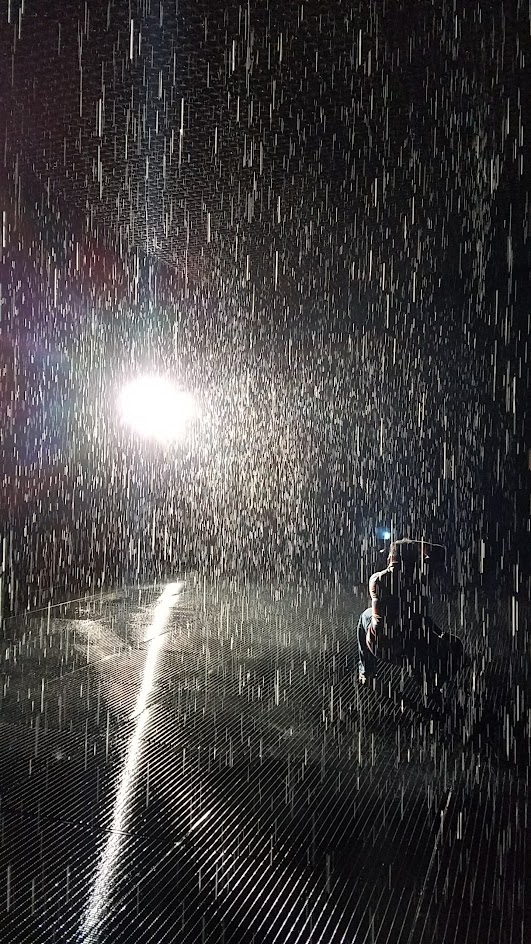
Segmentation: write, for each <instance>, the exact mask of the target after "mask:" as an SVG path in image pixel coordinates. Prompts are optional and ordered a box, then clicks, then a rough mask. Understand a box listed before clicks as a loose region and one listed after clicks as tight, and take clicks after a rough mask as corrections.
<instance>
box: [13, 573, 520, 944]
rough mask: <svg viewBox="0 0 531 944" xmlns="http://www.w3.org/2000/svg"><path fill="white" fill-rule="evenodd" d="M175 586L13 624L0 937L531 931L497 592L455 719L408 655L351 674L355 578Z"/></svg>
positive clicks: (507, 935)
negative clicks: (373, 681)
mask: <svg viewBox="0 0 531 944" xmlns="http://www.w3.org/2000/svg"><path fill="white" fill-rule="evenodd" d="M162 589H163V588H160V587H159V588H144V589H141V590H129V591H127V592H124V593H121V594H120V593H117V594H114V595H109V596H107V597H102V598H99V599H94V600H92V601H81V602H78V603H73V604H65V605H62V606H60V607H55V608H52V609H51V610H48V611H45V612H42V613H37V614H31V615H28V616H26V617H24V618H18V619H14V620H11V621H7V622H6V623H5V625H4V633H5V637H6V638H5V639H4V641H3V642H2V646H1V649H0V654H1V663H0V665H1V672H2V679H1V682H2V684H1V686H0V695H1V700H0V804H1V805H0V929H1V931H2V934H1V935H0V939H1V940H6V941H10V942H13V944H15V942H28V944H30V942H31V944H39V942H41V941H42V942H45V941H46V942H47V944H48V942H74V941H79V942H90V944H92V942H100V941H101V942H103V941H112V942H121V941H124V942H125V941H130V940H134V941H137V942H153V944H159V942H164V941H183V942H184V941H186V942H194V944H195V942H199V941H201V942H203V941H204V942H222V941H223V942H227V944H228V942H256V944H258V942H264V944H273V942H283V944H285V942H288V944H291V942H293V944H295V942H299V944H304V942H312V944H313V942H315V944H317V942H321V944H327V942H334V944H336V942H337V944H340V942H342V944H353V942H356V944H427V942H437V944H443V942H444V944H446V942H455V944H473V942H474V944H475V942H477V944H480V942H481V944H483V942H496V944H505V942H507V944H509V942H511V944H515V942H523V941H524V902H523V888H524V876H525V860H524V859H525V857H524V839H525V834H526V827H527V789H526V788H527V780H528V773H527V771H528V767H527V760H528V758H527V755H526V756H524V754H525V751H524V748H525V746H526V743H527V742H526V735H527V733H528V732H527V730H526V726H525V722H526V717H527V716H526V713H525V712H526V710H527V706H526V705H525V704H524V701H523V699H524V693H525V688H524V685H523V682H524V678H523V674H522V673H523V665H522V664H520V662H519V659H518V656H517V654H516V653H515V651H514V646H511V644H510V638H509V634H507V639H505V636H504V635H503V633H502V632H500V627H501V628H503V625H504V623H503V610H502V609H499V610H498V609H497V608H495V607H494V605H493V604H490V603H489V602H488V601H483V602H482V603H481V604H478V600H477V596H476V598H475V599H473V600H472V602H471V603H470V604H467V605H470V606H471V607H472V610H473V611H474V612H471V613H468V614H466V615H467V625H469V626H472V627H475V629H474V633H475V635H474V636H473V637H471V638H470V639H469V649H470V651H471V653H472V656H473V662H472V667H471V669H470V670H469V672H468V675H467V677H466V678H463V679H461V680H460V682H459V683H456V684H455V685H454V688H453V690H452V691H450V692H449V693H448V697H449V701H450V702H451V703H452V704H457V703H459V702H460V701H461V702H462V704H463V708H462V712H461V716H460V717H461V720H460V721H459V722H456V721H455V720H454V721H452V720H451V719H450V720H448V719H441V720H437V719H434V718H429V717H426V716H425V715H424V714H423V713H422V712H421V710H420V709H421V696H420V693H418V692H417V691H416V689H415V686H414V684H413V683H412V682H410V681H409V680H407V679H406V680H404V679H403V678H401V677H400V673H397V672H396V670H393V671H392V672H391V671H389V670H387V672H386V673H384V674H383V677H382V680H381V686H380V689H379V690H378V691H375V690H371V689H368V690H365V689H362V690H360V689H359V688H358V686H357V684H356V683H355V681H354V679H355V674H354V672H353V670H354V668H355V665H356V653H355V627H356V622H357V618H358V612H359V610H360V609H361V607H362V605H363V599H362V598H361V597H360V598H358V597H356V596H355V595H348V594H346V593H339V592H338V593H337V594H335V595H330V594H326V593H325V592H324V591H323V592H321V591H320V590H318V589H316V590H315V592H314V593H313V594H310V593H307V592H304V593H303V592H302V591H295V590H288V589H287V588H278V589H273V590H271V589H268V588H265V587H258V586H253V587H251V586H248V585H247V586H244V585H239V584H238V583H237V582H236V581H233V582H230V583H229V582H226V583H217V584H208V583H207V582H205V581H201V580H199V579H196V578H193V577H191V578H189V579H188V580H187V583H186V585H185V586H182V587H181V588H180V589H179V592H178V593H176V594H174V595H170V596H168V594H167V592H165V593H162ZM360 604H361V605H360ZM463 605H464V604H463V601H461V602H460V603H459V601H458V602H457V603H456V609H455V610H454V609H452V606H450V607H449V608H448V613H449V619H450V622H452V626H453V628H455V626H456V625H457V619H458V616H459V612H460V610H459V607H461V616H462V615H463V614H462V607H463ZM474 616H475V618H476V621H475V622H474ZM487 617H488V618H487ZM491 635H492V638H493V639H494V640H495V641H496V645H494V643H492V642H491V639H490V636H491ZM465 690H466V692H467V695H466V698H465V697H464V692H465ZM417 709H418V710H417ZM487 714H488V715H489V717H491V721H490V725H489V727H488V728H487V727H486V726H485V725H483V727H481V728H478V724H477V722H478V719H480V718H481V717H484V716H486V715H487ZM486 734H487V735H488V738H487V739H486V737H485V735H486Z"/></svg>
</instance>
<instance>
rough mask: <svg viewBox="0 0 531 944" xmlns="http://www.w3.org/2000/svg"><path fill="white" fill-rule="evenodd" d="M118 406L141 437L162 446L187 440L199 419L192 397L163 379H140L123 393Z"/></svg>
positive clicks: (127, 422) (123, 416) (133, 381)
mask: <svg viewBox="0 0 531 944" xmlns="http://www.w3.org/2000/svg"><path fill="white" fill-rule="evenodd" d="M118 406H119V410H120V415H121V417H122V420H123V422H124V423H125V424H126V425H127V426H129V427H130V428H131V429H132V430H134V431H135V432H136V433H138V434H139V435H140V436H144V437H146V438H150V439H156V440H158V441H159V442H162V443H166V444H169V443H174V442H179V441H180V440H182V439H183V437H184V435H185V433H186V431H187V429H188V427H189V426H190V424H191V423H192V422H193V420H194V419H196V418H197V416H198V415H199V409H198V406H197V403H196V401H195V399H194V397H193V396H192V394H191V393H187V392H186V391H185V390H179V389H178V387H176V386H175V385H174V384H172V383H171V381H169V380H166V379H164V378H163V377H139V378H138V379H137V380H132V381H131V382H130V383H128V384H127V386H126V387H124V389H123V390H122V392H121V394H120V397H119V400H118Z"/></svg>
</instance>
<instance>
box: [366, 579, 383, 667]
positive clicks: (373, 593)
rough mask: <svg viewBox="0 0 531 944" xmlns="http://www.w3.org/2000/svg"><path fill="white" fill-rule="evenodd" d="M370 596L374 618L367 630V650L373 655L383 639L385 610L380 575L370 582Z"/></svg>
mask: <svg viewBox="0 0 531 944" xmlns="http://www.w3.org/2000/svg"><path fill="white" fill-rule="evenodd" d="M369 596H370V598H371V609H372V617H371V623H370V626H369V628H368V630H367V648H368V649H369V651H370V652H372V653H373V655H375V654H376V646H377V645H378V643H379V642H381V640H382V638H383V633H382V630H383V626H384V616H385V609H384V605H383V602H382V599H381V586H380V574H373V575H372V577H371V579H370V580H369Z"/></svg>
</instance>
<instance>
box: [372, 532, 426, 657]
mask: <svg viewBox="0 0 531 944" xmlns="http://www.w3.org/2000/svg"><path fill="white" fill-rule="evenodd" d="M423 563H424V562H423V561H422V559H421V550H420V546H419V544H418V542H416V541H411V540H410V539H408V538H404V539H402V540H400V541H394V542H393V544H391V547H390V549H389V556H388V558H387V567H386V568H385V570H381V571H378V572H377V573H375V574H372V576H371V578H370V580H369V595H370V598H371V608H370V609H371V619H370V624H368V625H367V638H366V643H367V648H368V649H369V651H370V652H371V653H372V654H373V655H374V656H377V657H379V658H381V659H392V658H393V656H397V655H398V654H399V653H400V652H402V651H403V650H404V646H405V645H406V644H407V640H408V639H409V638H410V637H411V634H412V633H414V632H416V631H417V630H418V627H419V624H420V622H421V621H422V620H423V619H424V618H427V616H428V600H427V596H426V581H425V580H424V575H423V572H422V564H423Z"/></svg>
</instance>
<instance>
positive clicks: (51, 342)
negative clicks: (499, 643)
mask: <svg viewBox="0 0 531 944" xmlns="http://www.w3.org/2000/svg"><path fill="white" fill-rule="evenodd" d="M4 12H5V11H4ZM131 22H132V23H133V26H132V28H131ZM131 36H132V46H131ZM528 36H529V10H528V9H526V8H525V7H524V5H523V4H521V3H518V2H514V3H511V2H502V3H499V2H498V3H490V2H479V3H477V4H472V5H469V4H467V5H466V7H465V8H464V9H462V10H460V11H459V12H455V13H454V10H453V7H452V6H451V5H449V4H446V3H443V2H430V3H424V2H419V3H416V4H414V5H411V4H405V3H402V2H388V3H385V4H384V3H381V4H380V3H372V4H371V3H366V2H363V3H360V5H359V9H358V8H356V9H354V8H353V5H352V4H350V3H341V2H338V0H332V2H329V3H326V4H324V3H317V2H301V3H294V4H286V3H283V2H280V0H279V2H270V3H265V2H264V3H253V4H250V5H248V6H246V5H239V4H237V3H232V2H228V3H227V4H225V5H222V4H214V3H213V2H211V0H208V2H207V0H200V2H194V3H192V2H189V0H184V2H180V3H179V4H175V3H173V2H172V3H169V2H165V3H164V4H159V3H158V2H157V3H155V2H151V3H150V2H149V0H144V2H142V3H140V2H138V3H135V2H130V3H125V2H121V0H120V2H116V3H107V2H101V3H100V2H94V0H92V2H87V3H78V2H72V3H68V4H59V3H57V4H54V3H50V2H49V0H27V2H26V5H25V9H24V11H22V7H21V4H20V3H17V2H13V3H12V4H11V6H10V22H8V17H7V15H4V16H3V18H2V21H1V23H0V49H1V53H2V55H1V56H0V63H1V65H0V69H1V74H0V89H1V90H2V92H1V98H0V120H1V127H2V128H3V129H4V132H3V135H2V167H1V177H0V193H1V197H2V200H1V204H2V212H3V217H2V243H1V246H2V248H1V256H0V284H1V307H0V349H1V353H2V365H1V371H0V373H1V399H2V426H1V441H0V449H1V470H2V494H1V506H0V507H1V514H2V522H3V527H2V532H3V534H4V535H5V548H6V555H7V584H8V598H7V604H8V605H9V606H10V607H11V608H20V607H23V606H34V605H40V604H42V603H46V602H47V601H48V600H49V599H50V598H52V597H53V598H54V599H55V598H57V597H60V596H65V595H69V594H71V593H73V592H77V591H80V592H85V591H86V590H93V589H97V588H99V587H100V586H102V585H105V586H107V585H113V584H115V583H120V582H122V581H124V580H125V581H127V580H131V579H136V578H137V577H138V578H139V579H151V578H152V577H153V576H158V575H162V574H166V573H169V572H173V571H174V570H175V568H176V567H177V566H187V567H193V568H203V569H208V571H209V572H210V573H233V572H236V571H237V572H239V573H249V575H253V576H261V575H263V576H265V577H266V578H267V579H269V578H270V577H271V578H272V579H275V580H277V579H283V578H286V577H290V578H293V579H296V580H299V579H302V580H314V579H315V578H316V577H325V578H326V579H329V580H331V581H333V582H334V581H341V582H348V583H359V582H365V581H366V579H367V577H368V575H369V574H370V572H371V571H372V570H373V569H375V565H376V563H377V562H378V560H379V557H378V549H379V547H380V546H381V542H380V541H379V540H378V537H377V533H376V529H377V528H378V527H379V526H386V527H388V526H392V527H393V530H395V531H396V533H400V534H404V533H409V534H412V535H413V536H418V537H421V536H424V537H426V538H428V539H430V538H431V539H432V540H435V541H441V542H443V543H446V544H447V545H448V547H449V550H450V571H449V574H448V579H449V580H451V581H452V582H453V583H454V584H456V583H457V584H459V585H461V586H465V585H470V584H471V583H472V584H476V583H487V585H488V586H489V587H493V586H494V587H497V588H499V589H500V591H502V592H504V593H517V594H521V593H525V594H526V595H528V584H527V585H526V583H525V581H526V577H527V566H526V549H527V540H528V539H527V524H526V521H527V515H528V509H527V507H526V505H527V502H526V492H527V489H528V471H527V465H528V459H527V447H528V441H526V434H525V428H524V427H525V410H524V407H525V399H526V392H527V389H528V366H527V365H528V363H529V357H528V343H529V342H528V337H529V304H528V299H529V249H528V246H527V244H526V239H527V231H528V221H529V199H528V197H529V157H528V145H527V138H528V135H529V130H528V129H529V122H530V115H529V101H530V96H529V93H530V88H529V84H530V83H529V64H528V54H527V52H526V49H527V47H526V40H528ZM145 369H155V370H160V371H161V372H166V373H168V374H170V375H171V376H172V377H175V378H176V379H178V380H179V381H180V382H182V383H184V384H186V385H187V386H188V387H189V388H190V389H192V390H193V391H194V392H195V393H196V395H197V396H198V398H199V400H200V402H201V404H202V408H203V421H202V422H201V423H200V424H199V426H198V427H197V428H196V430H195V431H194V434H193V437H192V440H191V442H190V443H188V444H186V445H185V446H184V447H181V448H180V449H177V450H174V451H170V452H168V451H166V452H165V451H163V450H161V449H157V448H155V447H153V446H148V445H142V444H139V443H138V442H135V441H134V440H133V439H130V438H128V437H127V436H126V435H125V434H124V432H123V431H122V430H121V429H120V428H119V426H118V424H117V421H116V416H115V399H116V394H117V392H118V390H119V387H120V383H121V381H122V379H124V378H126V377H128V376H130V374H131V373H134V372H135V371H136V370H138V371H142V370H145Z"/></svg>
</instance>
